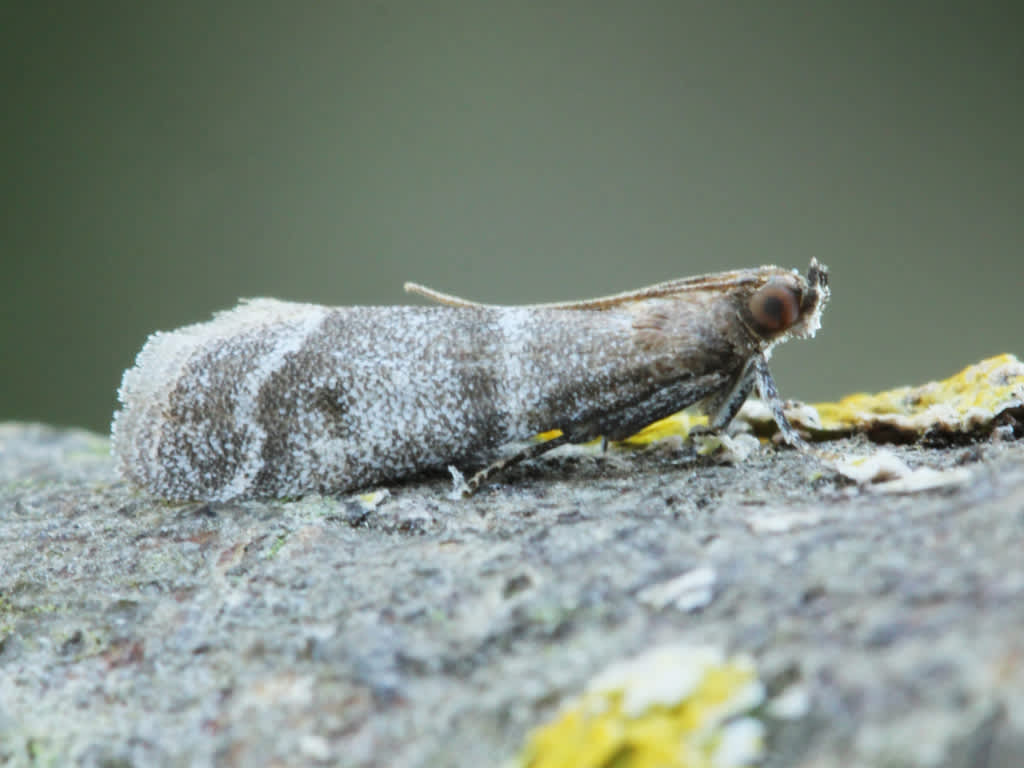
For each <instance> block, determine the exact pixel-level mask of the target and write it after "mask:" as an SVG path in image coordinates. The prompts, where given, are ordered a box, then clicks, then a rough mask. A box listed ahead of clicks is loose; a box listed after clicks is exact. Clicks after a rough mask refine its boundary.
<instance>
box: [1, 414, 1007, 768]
mask: <svg viewBox="0 0 1024 768" xmlns="http://www.w3.org/2000/svg"><path fill="white" fill-rule="evenodd" d="M108 447H109V446H108V441H107V440H106V439H105V438H100V437H97V436H94V435H91V434H87V433H83V432H77V431H58V430H53V429H49V428H45V427H38V426H25V425H13V424H11V425H0V765H12V766H16V765H97V766H99V765H105V766H113V765H117V766H151V765H209V764H214V763H216V764H219V765H229V766H232V765H234V766H243V765H244V766H271V765H282V766H283V765H304V764H306V765H327V764H338V765H347V766H348V765H351V766H445V765H473V766H475V765H485V764H494V763H496V762H498V761H499V760H500V759H501V758H503V757H505V756H508V755H510V754H513V753H514V751H515V750H516V748H517V747H518V745H519V744H520V743H521V742H522V739H523V737H524V734H525V733H526V732H527V731H528V729H529V728H531V727H532V726H534V725H536V724H538V723H540V722H542V721H543V720H544V719H545V718H547V717H549V716H550V715H551V714H552V713H553V712H555V711H556V710H557V708H558V706H559V703H560V702H561V701H562V700H563V699H564V697H566V696H571V695H573V694H575V693H576V692H578V690H579V689H580V688H581V687H582V685H583V684H584V683H585V681H587V680H588V679H589V678H590V677H591V676H592V675H594V674H595V673H596V672H598V671H599V670H601V669H602V668H603V667H604V666H605V665H606V664H607V663H609V662H611V661H614V660H616V659H620V658H622V657H624V656H627V655H630V654H633V653H636V652H638V651H642V650H644V649H646V648H649V647H651V646H653V645H655V644H659V643H662V642H678V641H684V642H685V641H691V642H700V643H708V642H710V643H714V644H717V645H721V646H723V647H725V648H727V649H729V650H741V651H746V652H749V653H751V654H753V655H754V656H755V657H756V658H757V660H758V662H759V665H760V667H761V669H762V672H763V676H764V678H765V679H766V680H768V681H769V682H771V681H773V680H779V679H783V678H786V679H795V680H797V681H798V683H799V684H800V685H802V686H804V688H805V689H806V690H807V691H808V693H809V694H810V710H809V713H808V715H807V716H806V717H805V718H803V719H801V720H798V721H795V722H790V723H788V724H782V725H777V726H773V727H772V728H771V730H770V733H771V736H772V743H771V750H772V755H773V756H772V758H771V762H770V765H775V766H783V765H785V766H796V767H798V768H811V767H812V766H813V767H814V768H831V767H832V766H855V765H869V766H943V768H961V767H966V766H982V767H984V768H996V767H997V766H998V767H999V768H1019V766H1021V765H1024V444H1022V443H1021V442H1020V441H1017V442H1004V443H984V444H979V445H974V446H966V447H953V448H948V449H941V450H940V449H929V450H922V449H917V448H897V449H895V450H896V451H897V452H898V453H899V454H900V455H901V456H902V457H903V458H904V460H905V461H906V462H908V463H909V464H911V465H915V466H917V465H928V466H934V467H938V468H942V467H948V466H954V465H955V466H963V467H966V468H968V469H969V470H970V472H971V475H970V479H969V481H968V482H967V483H966V484H964V485H962V486H960V487H958V488H953V489H946V490H941V491H932V492H926V493H920V494H917V495H913V496H894V495H877V494H873V493H871V492H869V491H866V490H863V489H859V488H857V487H855V486H852V485H851V484H849V482H848V481H845V480H843V479H842V478H839V477H837V476H836V475H835V474H834V473H833V472H831V471H830V470H829V469H828V468H827V467H823V465H821V464H820V463H818V462H817V461H816V460H815V459H813V458H812V457H808V456H806V455H801V454H798V453H796V452H794V451H790V450H775V449H771V448H765V449H763V450H762V451H760V452H758V453H755V454H754V455H753V456H751V457H750V458H749V459H748V460H747V461H746V462H745V463H743V464H742V465H740V466H717V465H713V464H710V463H707V462H704V461H697V460H694V459H693V458H692V457H690V456H689V454H687V453H686V452H685V450H684V451H683V452H681V453H680V452H674V451H670V450H666V449H660V450H653V451H648V452H627V451H614V450H613V451H611V452H609V453H608V454H607V455H605V456H600V455H594V454H591V453H585V452H580V451H579V450H576V451H565V450H563V451H559V452H558V453H555V454H553V455H551V456H549V457H546V458H545V459H543V460H542V461H541V462H538V463H534V464H527V465H524V466H523V467H521V468H519V469H518V470H516V471H514V472H513V473H511V477H510V481H509V482H507V483H505V484H502V485H498V486H494V487H491V488H485V489H484V490H483V491H482V492H481V493H480V495H478V496H477V497H475V498H472V499H469V500H465V501H453V500H450V499H449V498H448V491H449V487H450V483H449V481H448V480H447V479H446V478H440V477H439V478H427V479H422V480H420V481H416V482H411V483H407V484H403V485H395V486H392V487H391V488H390V491H391V495H390V496H389V497H388V498H385V499H384V500H383V501H382V502H381V503H380V504H379V505H378V506H377V507H376V508H374V509H367V508H366V507H364V506H363V505H362V504H361V503H360V502H359V501H358V499H357V498H355V497H350V496H347V497H340V498H323V497H317V496H314V497H308V498H306V499H303V500H301V501H297V502H292V503H285V502H273V503H257V502H246V503H237V504H217V505H207V504H188V505H178V506H173V505H168V504H165V503H161V502H159V501H155V500H153V499H152V498H150V497H147V496H145V495H141V494H140V493H138V492H137V491H135V490H133V489H132V488H130V487H129V486H128V485H127V484H125V483H123V482H122V481H120V480H119V479H118V478H117V477H116V475H115V473H114V465H113V461H112V460H111V459H110V458H109V457H108V453H107V452H108ZM829 448H830V450H835V451H837V452H843V451H856V450H860V451H868V450H870V449H871V446H869V445H868V444H866V443H863V442H857V441H845V442H841V443H834V444H831V445H830V446H829ZM538 464H543V467H542V469H538ZM704 566H706V567H710V568H711V569H713V571H714V573H715V577H716V578H715V584H714V592H713V596H712V599H711V600H710V602H708V603H707V604H706V605H705V606H703V607H702V608H698V609H696V610H694V611H692V612H685V611H682V610H679V609H677V608H674V607H666V608H661V609H656V608H654V607H652V606H651V605H650V604H648V603H647V602H644V601H643V600H641V599H639V598H638V593H640V592H641V591H642V590H644V589H645V588H647V587H650V586H651V585H654V584H657V583H659V582H663V581H666V580H668V579H671V578H673V577H676V576H678V575H680V574H682V573H685V572H686V571H688V570H691V569H693V568H696V567H704Z"/></svg>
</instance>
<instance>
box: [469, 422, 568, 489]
mask: <svg viewBox="0 0 1024 768" xmlns="http://www.w3.org/2000/svg"><path fill="white" fill-rule="evenodd" d="M568 442H571V441H570V440H569V438H568V436H566V435H565V434H561V435H559V436H558V437H553V438H551V439H550V440H546V441H544V442H543V443H532V444H531V445H528V446H526V447H525V448H523V449H522V450H520V451H516V452H515V453H513V454H512V455H511V456H506V457H505V458H503V459H498V460H497V461H495V462H494V463H493V464H489V465H487V466H486V467H484V468H483V469H481V470H480V471H479V472H477V473H476V474H475V475H473V476H472V477H471V478H469V480H467V481H466V486H465V487H464V488H463V489H462V495H463V496H472V495H473V494H474V493H476V492H477V491H478V490H480V486H481V485H483V484H484V483H486V482H487V481H488V480H492V479H494V478H495V477H497V476H498V475H500V474H501V473H502V472H504V471H505V470H506V469H508V468H509V467H514V466H515V465H516V464H519V463H520V462H523V461H528V460H529V459H533V458H536V457H537V456H540V455H541V454H543V453H547V452H548V451H550V450H552V449H554V448H557V447H558V446H560V445H565V444H566V443H568Z"/></svg>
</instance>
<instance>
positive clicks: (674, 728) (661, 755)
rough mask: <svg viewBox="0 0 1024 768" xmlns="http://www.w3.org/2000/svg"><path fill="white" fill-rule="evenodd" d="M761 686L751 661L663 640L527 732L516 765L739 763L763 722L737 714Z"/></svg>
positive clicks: (733, 766) (710, 766)
mask: <svg viewBox="0 0 1024 768" xmlns="http://www.w3.org/2000/svg"><path fill="white" fill-rule="evenodd" d="M763 696H764V689H763V687H762V686H761V683H760V682H759V681H758V679H757V674H756V669H755V667H754V665H753V662H752V661H751V660H750V659H748V658H746V657H736V658H732V659H728V660H727V659H725V658H724V656H723V654H721V653H720V652H719V651H717V650H716V649H709V648H700V647H698V648H691V647H686V646H669V647H665V648H658V649H655V650H653V651H650V652H648V653H646V654H644V655H643V656H640V657H638V658H636V659H632V660H630V661H627V662H621V663H619V664H616V665H613V666H612V667H611V668H610V669H608V670H607V671H605V672H604V673H603V674H601V675H599V676H598V677H597V678H595V680H594V681H593V682H592V683H591V685H590V686H589V687H588V688H587V690H586V692H585V693H584V694H583V695H582V696H581V697H580V698H579V699H577V700H576V701H574V702H572V703H571V704H569V705H568V706H567V707H566V708H564V709H563V711H562V712H561V713H560V714H559V715H558V716H557V717H556V718H555V719H554V720H553V721H552V722H551V723H548V724H547V725H544V726H542V727H541V728H539V729H537V730H536V731H535V732H534V733H533V734H532V735H531V736H530V738H529V740H528V742H527V744H526V747H525V748H524V750H523V752H522V754H521V755H520V757H519V760H518V761H517V762H516V763H515V765H518V766H520V767H521V768H741V766H748V765H752V764H753V763H754V761H755V760H756V759H757V758H758V757H759V756H760V754H761V752H762V749H763V745H762V734H761V727H760V724H759V723H758V722H757V721H754V720H752V719H751V718H749V717H741V715H742V714H743V713H745V712H747V711H748V710H750V709H751V708H753V707H755V706H757V705H758V704H759V703H760V702H761V701H762V699H763Z"/></svg>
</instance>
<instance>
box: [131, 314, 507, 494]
mask: <svg viewBox="0 0 1024 768" xmlns="http://www.w3.org/2000/svg"><path fill="white" fill-rule="evenodd" d="M489 314H492V313H488V312H486V311H483V310H481V311H465V310H461V311H452V310H450V309H445V308H411V307H353V308H337V309H334V308H326V307H319V306H314V305H306V304H290V303H286V302H279V301H273V300H266V299H262V300H257V301H253V302H249V303H247V304H244V305H242V306H240V307H238V308H237V309H235V310H232V311H230V312H227V313H223V314H220V315H218V316H217V317H215V318H214V319H213V320H212V321H210V322H209V323H203V324H199V325H194V326H189V327H187V328H183V329H180V330H178V331H173V332H171V333H161V334H155V335H154V336H153V337H151V338H150V340H149V341H148V342H147V344H146V345H145V347H144V348H143V350H142V351H141V352H140V353H139V356H138V359H137V361H136V366H135V367H134V368H132V369H130V370H129V371H127V372H126V373H125V376H124V380H123V382H122V385H121V390H120V392H119V395H120V399H121V402H122V405H123V407H122V409H121V410H120V411H119V412H118V413H117V414H115V417H114V425H113V451H114V454H115V456H116V457H117V459H118V462H119V465H120V468H121V471H122V473H123V474H124V475H126V476H127V477H129V478H131V479H132V480H133V481H134V482H136V483H138V484H139V485H141V486H143V487H145V488H146V489H147V490H149V491H150V492H152V493H155V494H157V495H160V496H163V497H165V498H172V499H210V500H227V499H232V498H239V497H259V496H277V497H279V496H291V495H301V494H303V493H308V492H311V491H323V492H330V491H344V490H348V489H353V488H357V487H360V486H365V485H368V484H371V483H374V482H381V481H384V480H388V479H393V478H397V477H401V476H404V475H408V474H410V473H412V472H415V471H417V470H420V469H425V468H428V467H436V466H444V465H445V464H446V463H451V462H452V461H455V460H457V459H459V458H461V457H464V456H467V455H471V454H473V453H475V452H478V451H480V450H482V449H483V448H486V447H489V446H491V445H494V444H497V443H500V442H502V441H504V440H506V439H507V438H508V426H509V418H508V415H507V413H505V411H504V410H503V407H502V398H501V396H500V393H498V392H497V389H498V384H497V383H496V380H495V362H494V361H495V360H496V359H498V358H499V357H500V355H499V349H498V347H499V346H500V340H499V339H497V338H496V336H495V329H494V328H493V327H492V325H491V324H490V323H489V322H488V315H489ZM496 345H498V346H496Z"/></svg>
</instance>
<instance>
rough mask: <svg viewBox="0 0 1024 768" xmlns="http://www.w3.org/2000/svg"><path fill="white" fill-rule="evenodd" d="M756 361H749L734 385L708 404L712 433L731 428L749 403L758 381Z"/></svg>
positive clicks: (709, 425)
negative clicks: (731, 424)
mask: <svg viewBox="0 0 1024 768" xmlns="http://www.w3.org/2000/svg"><path fill="white" fill-rule="evenodd" d="M756 359H757V358H754V357H752V358H750V359H749V360H747V362H746V363H745V364H744V365H743V369H742V370H741V371H740V373H739V375H738V376H737V377H736V378H735V379H733V381H732V384H731V385H730V386H729V387H727V388H725V389H723V390H721V391H720V392H719V393H718V394H716V395H714V397H712V398H711V400H710V402H708V403H706V406H705V411H706V413H707V414H708V429H709V430H710V431H718V430H721V429H725V427H727V426H729V423H730V422H731V421H732V420H733V419H734V418H736V414H737V413H739V412H740V408H742V407H743V404H744V403H745V402H747V397H749V396H750V392H751V390H753V389H754V384H755V382H756V380H757V373H756V364H755V360H756Z"/></svg>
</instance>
